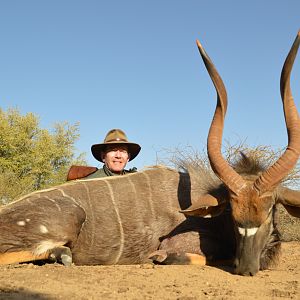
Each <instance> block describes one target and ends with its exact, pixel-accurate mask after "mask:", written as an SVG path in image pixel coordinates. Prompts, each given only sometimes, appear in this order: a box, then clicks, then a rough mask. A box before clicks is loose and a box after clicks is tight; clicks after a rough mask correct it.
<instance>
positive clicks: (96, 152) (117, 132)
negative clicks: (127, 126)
mask: <svg viewBox="0 0 300 300" xmlns="http://www.w3.org/2000/svg"><path fill="white" fill-rule="evenodd" d="M108 145H126V146H127V148H128V153H130V158H129V161H130V160H133V159H134V158H135V157H136V156H137V155H138V154H139V152H140V150H141V146H140V145H139V144H136V143H132V142H129V141H128V139H127V136H126V134H125V132H124V131H123V130H121V129H112V130H110V131H109V132H108V133H107V135H106V137H105V139H104V141H103V143H101V144H95V145H92V147H91V150H92V154H93V156H94V157H95V158H96V159H97V160H99V161H101V162H103V161H102V157H101V153H102V152H104V151H105V150H106V147H107V146H108Z"/></svg>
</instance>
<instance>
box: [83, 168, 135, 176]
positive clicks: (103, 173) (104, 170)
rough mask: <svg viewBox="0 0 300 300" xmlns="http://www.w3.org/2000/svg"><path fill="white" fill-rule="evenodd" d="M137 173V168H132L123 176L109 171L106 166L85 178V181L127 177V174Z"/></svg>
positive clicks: (125, 171)
mask: <svg viewBox="0 0 300 300" xmlns="http://www.w3.org/2000/svg"><path fill="white" fill-rule="evenodd" d="M135 172H137V169H136V168H131V169H129V170H123V172H122V174H116V173H113V172H112V171H111V170H109V169H108V168H107V167H106V166H105V165H104V166H103V168H101V169H98V170H97V171H96V172H94V173H93V174H91V175H88V176H86V177H84V179H91V178H101V177H107V176H120V175H125V174H128V173H135Z"/></svg>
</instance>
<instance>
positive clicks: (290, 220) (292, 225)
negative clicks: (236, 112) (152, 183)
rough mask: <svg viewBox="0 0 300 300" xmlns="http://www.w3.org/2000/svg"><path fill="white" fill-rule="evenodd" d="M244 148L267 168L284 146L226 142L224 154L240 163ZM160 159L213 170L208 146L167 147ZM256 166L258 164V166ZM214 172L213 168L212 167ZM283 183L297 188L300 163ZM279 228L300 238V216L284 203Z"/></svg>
mask: <svg viewBox="0 0 300 300" xmlns="http://www.w3.org/2000/svg"><path fill="white" fill-rule="evenodd" d="M241 152H242V153H244V154H245V155H247V156H248V157H252V158H253V160H254V161H256V162H259V165H258V166H256V167H257V169H261V168H263V169H264V168H267V167H268V166H270V165H272V164H273V163H274V162H275V161H276V160H277V159H278V157H279V156H280V155H281V154H282V152H283V150H282V149H278V150H274V149H272V148H271V147H270V146H257V147H255V148H251V147H249V146H247V145H246V144H245V143H244V142H241V143H240V144H237V145H234V146H232V145H230V144H229V143H225V146H224V153H223V156H224V158H225V159H226V160H227V161H228V162H229V164H231V165H232V166H234V165H236V164H237V162H238V161H239V160H240V158H241ZM157 163H158V164H164V165H167V166H170V167H173V168H175V169H178V170H181V171H182V170H187V169H189V168H199V167H200V168H205V169H206V170H207V171H211V168H210V164H209V160H208V158H207V154H206V149H203V150H202V151H200V152H199V151H196V150H195V149H193V148H192V147H190V146H186V147H184V148H175V149H172V150H170V149H163V150H162V151H160V152H159V153H158V154H157ZM254 167H255V166H254ZM211 172H212V171H211ZM283 184H284V185H285V186H287V187H290V188H293V189H295V190H298V189H299V186H300V164H299V162H298V164H297V166H296V167H295V168H294V169H293V170H292V171H291V172H290V173H289V175H288V176H287V177H286V178H285V179H284V180H283ZM278 229H279V231H280V233H281V235H282V240H283V241H300V218H299V219H297V218H295V217H292V216H290V215H289V214H288V213H287V211H286V210H285V209H284V207H283V206H282V205H280V204H279V205H278Z"/></svg>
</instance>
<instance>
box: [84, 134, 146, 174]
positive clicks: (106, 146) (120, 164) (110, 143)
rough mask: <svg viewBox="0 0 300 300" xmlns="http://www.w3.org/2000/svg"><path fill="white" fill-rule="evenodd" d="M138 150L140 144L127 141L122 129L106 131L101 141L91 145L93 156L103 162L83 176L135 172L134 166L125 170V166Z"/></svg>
mask: <svg viewBox="0 0 300 300" xmlns="http://www.w3.org/2000/svg"><path fill="white" fill-rule="evenodd" d="M140 150H141V146H140V145H138V144H136V143H132V142H129V141H128V139H127V136H126V134H125V132H124V131H122V130H121V129H112V130H110V131H109V132H108V133H107V135H106V137H105V139H104V142H103V143H101V144H95V145H92V147H91V151H92V154H93V156H94V157H95V158H96V159H97V160H99V161H100V162H102V163H104V165H103V167H102V168H101V169H98V170H97V171H96V172H94V173H92V174H91V175H88V176H86V177H84V178H85V179H90V178H99V177H105V176H118V175H124V174H127V173H132V172H136V168H132V169H130V170H125V167H126V164H127V162H129V161H131V160H133V159H134V158H135V157H136V156H137V155H138V154H139V152H140Z"/></svg>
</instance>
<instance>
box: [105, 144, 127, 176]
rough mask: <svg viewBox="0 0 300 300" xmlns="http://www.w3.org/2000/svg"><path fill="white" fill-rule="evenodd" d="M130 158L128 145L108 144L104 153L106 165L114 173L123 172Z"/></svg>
mask: <svg viewBox="0 0 300 300" xmlns="http://www.w3.org/2000/svg"><path fill="white" fill-rule="evenodd" d="M129 159H130V155H129V153H128V147H127V146H126V145H111V146H107V148H106V151H105V152H104V153H103V154H102V160H103V162H104V163H105V165H106V166H107V167H108V169H110V170H111V171H112V172H114V173H119V172H122V171H123V170H124V168H125V166H126V164H127V162H128V161H129Z"/></svg>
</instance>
